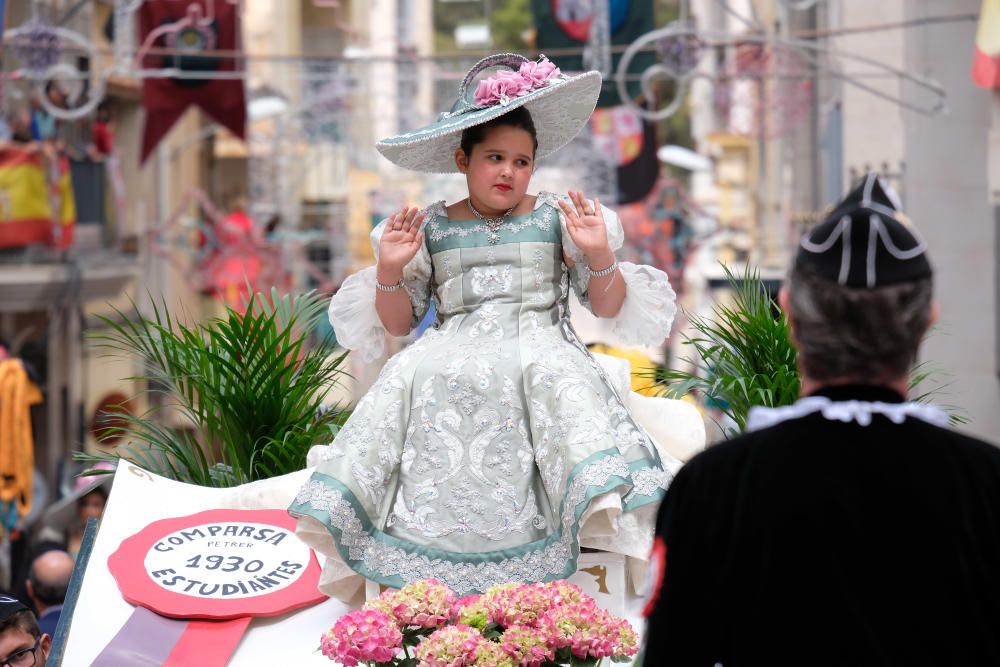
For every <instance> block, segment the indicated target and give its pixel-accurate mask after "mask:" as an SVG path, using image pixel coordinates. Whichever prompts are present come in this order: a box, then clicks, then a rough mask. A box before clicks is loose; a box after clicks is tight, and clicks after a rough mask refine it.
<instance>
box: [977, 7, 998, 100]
mask: <svg viewBox="0 0 1000 667" xmlns="http://www.w3.org/2000/svg"><path fill="white" fill-rule="evenodd" d="M972 80H973V81H974V82H975V83H976V85H977V86H981V87H983V88H988V89H991V90H992V89H995V88H1000V0H983V5H982V11H981V12H980V14H979V29H978V30H977V31H976V46H975V52H974V54H973V58H972Z"/></svg>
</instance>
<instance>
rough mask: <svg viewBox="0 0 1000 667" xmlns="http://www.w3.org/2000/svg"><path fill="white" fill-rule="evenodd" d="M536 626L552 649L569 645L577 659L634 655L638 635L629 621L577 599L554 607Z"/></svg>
mask: <svg viewBox="0 0 1000 667" xmlns="http://www.w3.org/2000/svg"><path fill="white" fill-rule="evenodd" d="M539 627H540V628H542V629H543V631H544V633H545V635H546V636H547V637H548V641H549V646H551V647H552V648H554V649H561V648H565V647H569V650H570V652H572V653H573V655H575V656H576V657H578V658H591V659H593V658H610V657H614V656H631V655H635V653H636V651H637V649H638V638H637V637H636V634H635V631H634V630H633V629H632V626H631V625H630V624H629V622H628V621H627V620H625V619H623V618H618V617H616V616H614V615H613V614H611V613H609V612H608V611H606V610H604V609H601V608H600V607H598V606H597V605H595V604H588V603H587V602H577V603H571V604H564V605H559V606H555V607H553V608H552V609H550V610H549V611H547V612H546V613H545V615H544V616H543V617H542V618H541V620H540V621H539Z"/></svg>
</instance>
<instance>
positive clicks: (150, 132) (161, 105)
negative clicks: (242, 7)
mask: <svg viewBox="0 0 1000 667" xmlns="http://www.w3.org/2000/svg"><path fill="white" fill-rule="evenodd" d="M192 7H198V8H200V9H201V11H200V12H195V13H193V14H192V12H191V9H192ZM238 8H239V5H236V4H233V3H232V2H230V0H204V2H203V3H199V2H195V3H192V4H189V3H187V2H177V1H176V0H147V1H146V2H144V3H142V5H141V6H140V7H139V11H138V12H137V14H138V22H139V42H140V44H143V45H144V46H149V47H153V48H154V49H161V50H166V51H167V53H166V54H164V53H158V52H155V51H154V52H153V53H152V54H148V55H146V56H145V57H144V58H143V63H142V66H143V68H147V69H168V68H176V69H179V70H181V71H182V72H184V73H185V76H184V77H177V78H158V77H147V78H144V79H143V82H142V104H143V107H144V108H145V110H146V124H145V128H144V130H143V137H142V153H141V158H140V160H141V161H142V162H145V160H146V158H147V157H149V154H150V153H152V152H153V149H154V148H156V145H157V144H158V143H159V142H160V140H161V139H163V137H164V136H165V135H166V134H167V132H169V131H170V128H171V127H173V125H174V123H176V122H177V120H178V119H179V118H180V117H181V115H183V113H184V112H185V111H186V110H187V108H188V107H190V106H192V105H194V106H198V107H201V109H202V110H203V111H205V113H207V114H208V115H209V116H211V117H212V118H213V119H214V120H215V121H216V122H217V123H219V124H220V125H222V126H223V127H226V128H227V129H229V130H230V131H232V133H233V134H235V135H236V136H238V137H240V138H241V139H242V138H245V135H246V132H245V129H246V95H245V92H244V87H243V79H242V78H241V77H237V78H232V79H219V78H204V79H199V78H196V77H191V76H190V75H191V74H196V73H198V72H205V73H218V72H236V71H238V70H239V69H242V65H241V63H240V62H239V61H238V59H237V58H224V57H218V56H216V55H214V53H213V52H227V51H230V52H231V51H238V50H239V49H241V48H242V45H241V42H240V39H239V11H238Z"/></svg>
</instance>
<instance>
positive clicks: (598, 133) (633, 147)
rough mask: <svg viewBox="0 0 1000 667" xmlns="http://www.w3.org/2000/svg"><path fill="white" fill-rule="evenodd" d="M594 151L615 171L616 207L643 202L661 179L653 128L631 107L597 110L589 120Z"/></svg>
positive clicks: (654, 127) (651, 124)
mask: <svg viewBox="0 0 1000 667" xmlns="http://www.w3.org/2000/svg"><path fill="white" fill-rule="evenodd" d="M590 126H591V131H592V132H591V135H592V137H593V143H594V148H595V150H596V151H597V152H598V153H599V154H600V155H602V156H603V157H604V160H605V161H606V162H607V163H608V164H612V165H614V166H615V168H616V172H617V182H618V197H617V202H616V203H617V204H630V203H632V202H635V201H639V200H641V199H643V198H644V197H645V196H646V195H648V194H649V192H650V191H651V190H652V189H653V185H654V184H655V183H656V179H657V177H658V176H659V175H660V161H659V160H658V159H657V157H656V126H655V125H654V124H653V123H651V122H649V121H647V120H643V118H642V116H640V115H639V112H638V111H636V110H635V109H634V108H633V107H630V106H617V107H608V108H604V109H597V110H596V111H594V115H593V116H591V118H590Z"/></svg>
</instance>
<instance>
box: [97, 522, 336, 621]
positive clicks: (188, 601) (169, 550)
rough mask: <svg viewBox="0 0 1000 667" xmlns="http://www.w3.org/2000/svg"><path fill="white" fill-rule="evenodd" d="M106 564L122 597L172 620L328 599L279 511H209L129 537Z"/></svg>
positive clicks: (267, 612)
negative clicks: (320, 590)
mask: <svg viewBox="0 0 1000 667" xmlns="http://www.w3.org/2000/svg"><path fill="white" fill-rule="evenodd" d="M108 569H110V570H111V574H112V575H113V576H114V577H115V580H116V581H117V582H118V588H119V589H120V590H121V592H122V597H124V598H125V599H126V600H127V601H128V602H130V603H132V604H135V605H141V606H143V607H146V608H148V609H151V610H153V611H155V612H157V613H158V614H161V615H163V616H169V617H172V618H210V619H232V618H240V617H244V616H275V615H278V614H283V613H285V612H288V611H291V610H293V609H298V608H300V607H306V606H309V605H312V604H316V603H317V602H320V601H321V600H325V599H326V595H324V594H323V593H320V592H319V590H318V588H317V586H318V584H319V575H320V571H321V568H320V566H319V563H318V562H317V561H316V557H315V556H314V555H313V553H312V550H311V549H310V548H309V547H308V546H306V545H305V543H303V542H302V541H300V540H299V539H298V538H297V537H295V519H293V518H292V517H291V516H289V514H288V513H287V512H285V511H284V510H224V509H223V510H209V511H206V512H199V513H197V514H190V515H188V516H181V517H175V518H172V519H162V520H160V521H156V522H154V523H152V524H150V525H148V526H146V527H145V528H143V529H142V530H141V531H139V532H138V533H136V534H135V535H133V536H132V537H129V538H127V539H126V540H124V541H123V542H122V543H121V546H119V547H118V550H117V551H115V552H114V553H113V554H111V556H110V557H109V558H108Z"/></svg>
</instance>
